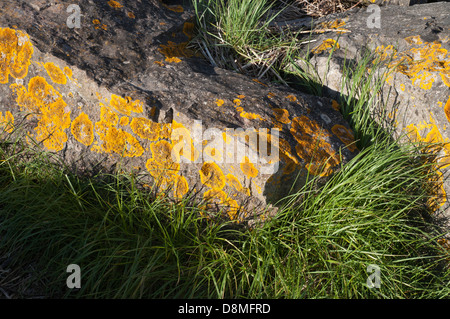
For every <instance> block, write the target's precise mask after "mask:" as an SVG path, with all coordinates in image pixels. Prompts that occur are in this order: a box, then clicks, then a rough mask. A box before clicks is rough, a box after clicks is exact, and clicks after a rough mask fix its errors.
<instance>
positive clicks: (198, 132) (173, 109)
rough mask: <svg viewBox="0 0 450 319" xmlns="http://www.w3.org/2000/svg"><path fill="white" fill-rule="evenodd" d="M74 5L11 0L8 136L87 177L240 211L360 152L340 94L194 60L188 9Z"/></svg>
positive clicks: (0, 91)
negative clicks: (323, 94) (123, 175)
mask: <svg viewBox="0 0 450 319" xmlns="http://www.w3.org/2000/svg"><path fill="white" fill-rule="evenodd" d="M73 2H74V1H58V2H57V3H54V2H47V1H41V0H31V1H30V0H27V1H21V0H17V1H8V2H6V3H2V6H1V7H0V126H1V128H2V131H3V133H2V138H3V139H5V138H8V139H11V138H13V135H14V134H18V133H19V132H23V134H25V136H26V140H27V141H29V142H30V143H32V142H33V141H35V142H37V143H38V144H39V145H41V146H42V147H43V148H44V149H45V150H47V151H51V152H54V153H56V154H58V155H59V156H60V157H61V158H62V160H63V161H64V162H65V163H66V165H67V166H68V167H70V168H71V169H73V170H74V171H75V172H77V173H93V172H98V171H105V172H112V171H117V170H123V171H126V172H131V173H133V174H135V175H136V176H138V178H139V181H140V182H141V183H142V184H144V185H147V186H149V187H153V186H156V187H157V189H158V191H159V192H163V191H164V193H165V194H167V195H169V196H170V197H173V198H175V199H181V198H183V197H185V196H196V197H197V198H199V199H204V200H205V201H204V203H205V205H206V206H207V208H211V209H216V208H225V211H226V212H227V213H228V216H229V217H230V218H231V219H234V220H238V221H240V220H242V219H244V218H246V217H249V216H248V215H251V214H250V212H251V211H256V210H254V208H255V207H262V208H264V207H266V206H268V205H269V204H274V203H276V201H277V200H278V199H280V198H282V197H283V196H285V195H287V194H288V193H289V191H292V190H294V191H295V190H296V189H298V188H299V187H301V186H302V185H303V184H304V183H305V181H306V179H307V176H311V175H320V176H321V177H323V178H327V177H328V176H331V174H332V173H333V172H334V171H336V170H337V169H338V168H339V166H340V164H341V163H345V162H347V161H348V160H349V159H351V158H352V157H353V156H354V155H355V154H356V152H357V151H358V150H357V148H356V146H355V145H354V143H353V142H354V141H353V133H352V131H351V130H350V128H349V127H348V125H347V123H346V122H345V121H344V119H343V118H342V116H341V114H340V113H339V112H338V111H337V110H335V109H334V108H333V107H332V101H331V100H330V99H328V98H318V97H313V96H309V95H305V94H302V93H300V92H298V91H295V90H291V89H287V88H285V87H281V86H273V85H268V84H265V83H262V82H261V81H259V80H257V79H251V78H248V77H246V76H243V75H239V74H236V73H233V72H230V71H226V70H222V69H218V68H213V67H212V66H210V65H209V64H208V63H207V62H206V61H205V60H203V59H202V58H201V57H199V56H197V54H196V53H195V52H194V51H193V50H192V49H190V48H189V47H188V42H189V40H190V39H191V38H192V36H193V28H194V25H193V23H192V22H191V20H190V18H191V15H192V12H190V11H189V10H188V8H186V7H183V6H181V5H179V4H176V3H173V2H174V1H171V4H165V3H163V2H160V1H156V0H149V1H128V2H125V1H120V0H118V1H112V0H111V1H101V2H100V1H90V0H80V1H76V3H77V5H76V6H74V5H73ZM71 5H72V6H71ZM78 13H81V15H77V14H78ZM77 19H79V20H77ZM78 22H79V25H77V23H78ZM11 134H12V135H11ZM340 154H341V155H342V157H341V156H340ZM242 205H244V206H243V207H244V208H242Z"/></svg>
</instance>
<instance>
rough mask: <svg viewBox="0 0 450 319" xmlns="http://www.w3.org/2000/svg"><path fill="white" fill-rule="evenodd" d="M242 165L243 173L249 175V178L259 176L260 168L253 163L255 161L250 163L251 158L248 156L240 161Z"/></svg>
mask: <svg viewBox="0 0 450 319" xmlns="http://www.w3.org/2000/svg"><path fill="white" fill-rule="evenodd" d="M240 166H241V171H242V173H244V175H245V176H247V178H252V177H256V176H258V170H257V169H256V167H255V166H254V165H253V163H250V160H249V159H248V157H247V156H244V158H243V159H242V161H241V163H240Z"/></svg>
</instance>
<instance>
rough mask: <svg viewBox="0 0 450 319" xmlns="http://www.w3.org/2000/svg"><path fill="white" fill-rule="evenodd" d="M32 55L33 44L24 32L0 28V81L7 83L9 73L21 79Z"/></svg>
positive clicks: (26, 71) (26, 70)
mask: <svg viewBox="0 0 450 319" xmlns="http://www.w3.org/2000/svg"><path fill="white" fill-rule="evenodd" d="M32 55H33V45H32V44H31V42H30V38H29V36H28V35H27V34H26V33H24V32H22V31H19V30H13V29H10V28H0V83H3V84H5V83H8V82H9V75H11V76H12V77H13V78H15V79H23V78H24V77H25V76H26V75H27V74H28V67H29V66H30V64H31V56H32Z"/></svg>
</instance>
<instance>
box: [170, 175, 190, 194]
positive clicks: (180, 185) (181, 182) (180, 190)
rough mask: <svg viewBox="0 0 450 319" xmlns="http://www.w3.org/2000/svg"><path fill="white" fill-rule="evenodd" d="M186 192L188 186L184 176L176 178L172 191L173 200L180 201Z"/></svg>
mask: <svg viewBox="0 0 450 319" xmlns="http://www.w3.org/2000/svg"><path fill="white" fill-rule="evenodd" d="M188 191H189V185H188V182H187V180H186V178H185V177H184V176H178V177H177V178H176V182H175V187H174V189H173V195H174V196H175V198H178V199H181V198H182V197H183V196H184V195H186V193H187V192H188Z"/></svg>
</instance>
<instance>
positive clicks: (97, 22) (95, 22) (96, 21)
mask: <svg viewBox="0 0 450 319" xmlns="http://www.w3.org/2000/svg"><path fill="white" fill-rule="evenodd" d="M92 23H93V24H100V20H99V19H94V20H92Z"/></svg>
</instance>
